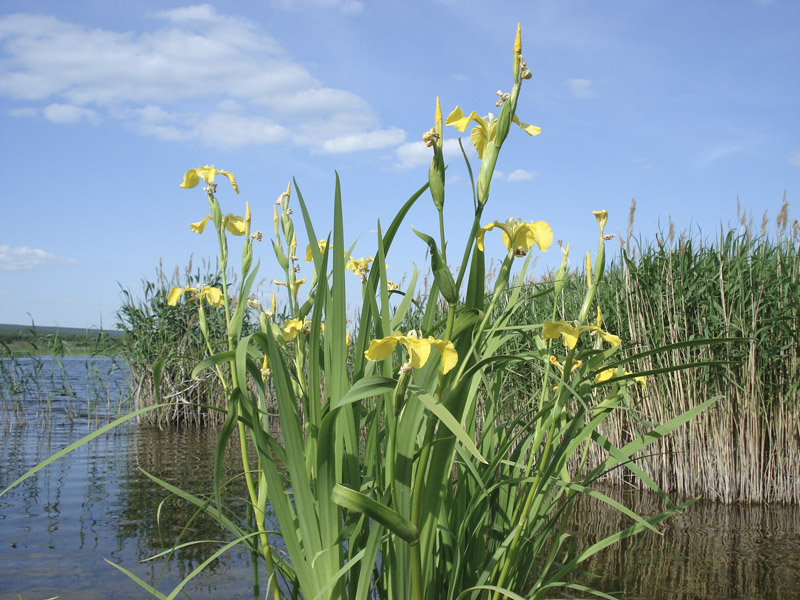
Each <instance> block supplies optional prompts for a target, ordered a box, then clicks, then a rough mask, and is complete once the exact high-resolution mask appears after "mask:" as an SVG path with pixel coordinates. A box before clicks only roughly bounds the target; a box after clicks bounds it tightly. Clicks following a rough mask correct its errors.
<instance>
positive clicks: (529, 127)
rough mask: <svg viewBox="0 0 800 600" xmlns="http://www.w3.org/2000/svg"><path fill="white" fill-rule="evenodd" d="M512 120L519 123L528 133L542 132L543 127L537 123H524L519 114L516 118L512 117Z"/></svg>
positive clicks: (537, 133)
mask: <svg viewBox="0 0 800 600" xmlns="http://www.w3.org/2000/svg"><path fill="white" fill-rule="evenodd" d="M511 121H512V122H513V123H516V124H517V125H519V128H520V129H522V131H524V132H525V133H527V134H528V135H539V134H540V133H542V128H541V127H537V126H536V125H529V124H528V123H523V122H522V121H520V120H519V118H518V117H517V115H514V118H513V119H511Z"/></svg>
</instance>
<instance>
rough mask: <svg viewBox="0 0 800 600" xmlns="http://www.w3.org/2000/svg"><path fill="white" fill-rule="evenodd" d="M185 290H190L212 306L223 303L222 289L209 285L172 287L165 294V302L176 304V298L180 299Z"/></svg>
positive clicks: (218, 305) (171, 304)
mask: <svg viewBox="0 0 800 600" xmlns="http://www.w3.org/2000/svg"><path fill="white" fill-rule="evenodd" d="M186 292H191V293H192V294H194V295H195V296H197V297H199V298H200V300H201V301H202V300H205V301H206V302H208V303H209V305H211V306H213V307H214V308H219V307H220V306H222V305H223V298H222V290H220V289H219V288H215V287H211V286H209V285H207V286H205V287H204V288H202V289H198V288H195V287H189V286H187V287H185V288H179V287H174V288H172V289H171V290H170V291H169V294H167V304H169V305H170V306H175V305H176V304H178V300H180V299H181V296H183V295H184V294H185V293H186Z"/></svg>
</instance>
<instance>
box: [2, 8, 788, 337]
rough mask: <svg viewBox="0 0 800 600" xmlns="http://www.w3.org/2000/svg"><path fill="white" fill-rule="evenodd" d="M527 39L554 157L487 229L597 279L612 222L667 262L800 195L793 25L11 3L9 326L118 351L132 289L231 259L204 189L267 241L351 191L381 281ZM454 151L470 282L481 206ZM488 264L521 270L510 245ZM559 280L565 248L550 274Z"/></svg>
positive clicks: (514, 185) (660, 12)
mask: <svg viewBox="0 0 800 600" xmlns="http://www.w3.org/2000/svg"><path fill="white" fill-rule="evenodd" d="M517 22H520V23H521V24H522V36H523V39H522V42H523V54H524V56H525V58H526V60H527V62H528V64H529V66H530V68H531V70H532V71H533V79H531V80H530V81H527V82H525V86H524V87H523V90H522V95H521V98H520V102H519V105H518V109H517V112H518V115H519V116H520V118H521V119H522V120H523V121H525V122H528V123H532V124H535V125H538V126H540V127H541V128H542V134H541V135H539V136H537V137H535V138H531V137H528V136H527V135H525V134H524V133H522V132H521V131H519V130H518V129H516V128H515V129H513V130H512V131H511V135H510V136H509V139H508V141H507V143H506V144H505V145H504V147H503V151H502V153H501V156H500V160H499V162H498V167H497V168H498V170H499V171H501V173H500V174H499V176H498V177H496V178H495V181H494V183H493V185H492V197H491V199H490V201H489V204H488V206H487V207H486V210H485V212H484V217H485V220H486V221H487V222H488V221H491V220H494V219H499V220H504V219H506V218H508V217H511V216H514V217H521V218H523V219H525V220H545V221H547V222H548V223H550V224H551V226H552V228H553V230H554V232H555V238H556V239H559V240H563V241H564V242H565V243H566V242H570V243H571V245H572V252H571V257H572V260H573V265H574V266H579V265H580V261H581V255H582V253H583V252H585V251H586V250H587V249H594V248H595V246H596V224H595V222H594V218H593V217H592V214H591V211H592V210H596V209H603V208H604V209H607V210H608V211H609V213H610V220H609V225H608V226H607V231H611V232H616V231H619V232H622V233H623V235H624V233H625V231H626V229H627V221H628V209H629V206H630V202H631V199H632V198H634V197H635V198H636V200H637V211H636V222H635V231H636V233H637V234H638V235H640V236H642V237H649V238H652V237H653V235H654V234H655V232H656V231H657V229H658V227H659V225H660V226H661V227H662V228H664V229H666V228H667V226H668V225H667V223H668V221H669V219H670V217H671V219H672V220H673V221H674V223H675V225H676V227H677V228H678V229H679V230H680V229H684V228H686V227H688V226H690V225H694V226H696V227H699V228H700V229H701V230H702V232H703V235H706V236H712V235H713V234H714V232H715V231H716V230H717V229H718V227H719V226H720V224H727V223H729V222H732V221H735V219H736V206H737V198H738V199H739V202H740V203H741V205H742V206H743V207H746V208H748V209H750V210H752V211H753V213H754V215H755V217H754V218H755V221H756V223H757V224H758V223H760V222H761V215H762V214H763V212H764V211H765V210H766V211H767V213H768V215H769V217H770V219H771V220H774V217H775V216H776V215H777V213H778V211H779V209H780V206H781V200H782V198H783V194H784V191H785V192H786V194H787V198H788V200H789V202H790V203H794V202H796V198H797V197H798V193H800V190H799V189H798V188H800V186H799V185H798V184H800V109H799V108H798V106H799V105H798V100H800V36H798V35H797V32H798V27H800V3H798V2H795V1H794V0H774V1H757V0H739V1H730V0H726V1H716V2H714V1H708V2H704V1H691V2H690V1H672V2H663V1H657V2H656V1H646V0H642V1H633V0H629V1H616V2H596V1H577V2H568V1H542V2H537V1H530V0H529V1H508V2H504V1H502V0H495V1H491V2H480V1H473V0H459V1H453V0H429V1H425V2H422V1H416V0H409V1H407V2H378V1H375V2H369V1H367V0H363V1H361V0H294V1H292V0H247V1H228V2H210V3H207V4H199V3H198V4H191V3H189V2H175V1H171V0H165V1H160V2H154V1H152V0H151V1H145V0H128V1H127V2H124V3H109V2H106V1H105V0H91V1H80V0H75V1H70V2H63V1H61V0H53V1H41V0H3V3H2V5H0V128H1V130H2V139H3V142H4V143H3V144H2V145H0V156H2V164H3V165H4V171H5V176H4V178H3V193H2V200H0V203H1V204H0V206H2V212H1V213H0V322H5V323H23V324H24V323H29V322H30V320H31V319H33V320H34V321H35V323H36V324H38V325H54V324H57V325H61V326H75V327H89V326H99V325H101V324H102V325H103V326H105V327H113V324H114V322H115V313H116V310H117V308H118V307H119V305H120V300H121V299H120V290H121V289H122V288H125V289H129V290H131V291H132V292H133V293H134V294H138V292H139V290H140V283H141V280H142V279H149V280H152V279H153V278H154V275H155V270H156V268H157V267H158V265H159V263H160V262H161V263H162V264H163V265H164V267H165V269H166V270H167V271H171V270H173V269H174V268H175V267H176V266H184V265H186V264H187V262H188V260H189V258H190V256H192V255H193V257H194V261H195V264H198V263H199V262H200V261H201V260H202V259H203V258H209V259H210V258H212V257H213V256H214V251H215V247H214V240H213V238H212V237H211V236H209V235H204V236H198V235H196V234H194V233H192V232H191V231H190V230H189V226H188V224H189V223H190V222H192V221H197V220H200V219H201V218H202V217H203V216H204V215H205V214H207V203H206V200H205V197H204V194H203V193H202V191H201V190H199V189H194V190H188V191H187V190H183V189H180V188H178V183H179V182H180V181H181V178H182V175H183V173H184V171H186V170H187V169H189V168H191V167H197V166H201V165H205V164H213V165H215V166H216V167H218V168H221V169H226V170H230V171H232V172H233V173H234V174H235V175H236V178H237V180H238V183H239V186H240V189H241V194H240V195H239V196H235V195H234V194H233V193H232V192H231V191H230V189H229V188H226V187H225V186H224V185H220V188H219V190H220V193H219V197H220V202H221V203H222V206H223V210H224V211H225V212H228V211H230V212H234V213H242V212H243V206H244V201H245V200H247V201H249V202H250V205H251V207H252V210H253V228H254V229H261V230H263V231H264V232H265V233H266V234H267V237H269V235H270V234H271V233H272V206H271V205H272V203H273V202H274V200H275V198H276V197H277V196H278V195H279V194H280V193H281V192H282V191H283V190H284V189H285V187H286V184H287V182H288V181H290V180H291V178H292V177H296V178H297V181H298V183H299V185H300V188H301V191H302V192H303V195H304V197H305V199H306V201H307V202H308V204H309V206H310V208H311V210H312V212H313V214H314V219H315V226H316V228H317V230H318V231H323V232H324V231H327V230H328V229H329V228H330V215H331V205H332V199H333V185H334V170H337V171H338V172H339V174H340V177H341V182H342V190H343V200H344V212H345V219H346V231H345V234H346V236H347V237H348V240H349V241H352V240H355V239H356V238H357V237H358V236H362V237H361V238H360V241H359V243H358V246H357V249H356V253H355V254H356V255H358V256H364V255H371V254H372V253H373V248H374V237H373V235H374V234H372V233H371V232H372V231H373V230H374V229H375V226H376V223H377V221H378V219H380V220H381V222H382V223H383V224H384V225H386V224H388V222H389V221H390V220H391V218H392V217H393V215H394V214H395V211H396V210H397V209H398V208H399V207H400V206H401V205H402V204H403V202H404V201H405V200H406V199H407V198H408V197H409V196H410V195H411V194H412V193H413V192H414V191H415V190H417V189H418V188H419V187H420V186H421V185H422V184H423V183H424V182H425V180H426V178H427V166H428V164H429V161H430V154H429V150H427V149H425V147H424V145H423V144H422V142H421V136H422V133H423V132H425V131H426V130H428V129H429V128H430V127H431V126H432V120H433V110H434V103H435V99H436V97H437V96H439V97H440V98H441V102H442V107H443V110H444V112H445V115H446V114H447V113H449V112H450V110H452V109H453V108H454V107H455V106H456V105H460V106H461V107H462V108H463V109H464V111H465V112H469V111H472V110H475V111H477V112H478V113H479V114H486V113H488V112H497V110H498V109H496V108H495V107H494V102H495V100H496V99H497V98H496V96H495V92H496V91H497V90H498V89H503V90H504V91H507V90H508V88H510V80H511V57H512V54H511V49H512V44H513V37H514V32H515V28H516V24H517ZM447 129H449V131H446V133H445V135H446V137H447V136H449V137H447V140H448V141H447V142H446V148H448V152H447V154H446V158H447V161H448V164H449V165H450V167H449V169H448V188H447V200H446V206H445V213H446V218H447V228H448V235H449V239H450V244H451V248H455V249H457V252H456V253H455V255H458V256H460V254H461V251H460V248H461V244H462V243H463V238H464V237H465V229H466V228H467V227H468V226H469V223H470V216H469V215H470V211H471V204H472V200H471V193H470V191H469V186H468V178H467V174H466V169H465V167H464V165H463V161H462V159H461V158H460V156H459V155H457V154H455V153H453V152H452V148H454V147H457V146H455V139H456V137H457V136H458V135H459V134H458V132H457V131H455V130H453V129H452V128H447ZM465 141H468V140H465ZM473 166H477V161H476V160H475V158H474V155H473ZM223 183H224V181H223ZM790 216H791V217H792V218H796V212H792V211H790ZM435 218H436V217H435V210H434V209H433V206H432V203H431V201H430V199H429V198H424V199H422V200H421V201H420V202H419V203H418V204H417V206H416V207H415V209H414V210H413V211H412V214H411V215H410V216H409V217H408V218H407V220H406V226H405V229H404V231H403V233H402V235H401V236H400V238H399V239H398V242H397V246H396V247H395V248H394V251H393V253H392V254H390V256H389V257H388V259H387V263H388V265H389V275H390V278H392V279H394V280H400V279H402V278H403V275H404V273H408V272H410V270H411V263H412V262H416V263H417V264H418V265H419V266H420V268H421V269H425V265H424V250H425V247H424V244H422V242H421V241H420V240H419V239H418V238H416V237H415V236H414V235H413V234H412V233H411V231H410V227H411V225H414V226H415V227H416V228H417V229H420V230H422V231H427V232H429V233H432V234H435V232H436V230H437V225H436V221H435ZM298 225H299V222H298ZM491 235H492V234H489V236H491ZM299 242H300V244H301V245H302V247H304V246H305V240H299ZM615 243H616V242H611V244H612V248H615V246H614V244H615ZM452 252H453V251H452V250H451V253H452ZM487 252H489V253H490V254H491V255H492V256H494V257H496V258H498V259H499V258H500V257H501V256H502V252H503V248H502V243H501V242H500V240H499V236H497V239H493V238H491V237H487ZM256 253H257V256H258V257H259V258H261V260H262V266H261V271H260V273H261V275H262V276H263V277H264V278H265V279H266V282H265V283H263V284H262V285H261V286H260V288H259V292H260V293H261V294H263V295H265V296H266V295H268V294H270V293H271V291H272V289H273V287H272V285H271V284H270V283H269V282H270V281H271V280H272V279H273V278H274V277H279V270H278V268H277V265H276V263H275V261H274V259H273V257H272V253H271V248H270V245H269V243H268V242H265V243H262V244H261V245H260V246H257V248H256ZM615 253H616V251H614V254H615ZM559 260H560V254H559V251H558V248H557V247H555V245H554V246H553V247H552V248H551V249H550V250H549V251H548V252H547V253H545V254H543V255H542V256H541V258H540V260H539V262H538V264H537V267H536V268H537V272H542V271H544V270H546V269H549V268H553V267H554V266H556V265H557V264H558V262H559ZM357 285H358V283H357V280H355V278H354V280H353V290H356V289H357Z"/></svg>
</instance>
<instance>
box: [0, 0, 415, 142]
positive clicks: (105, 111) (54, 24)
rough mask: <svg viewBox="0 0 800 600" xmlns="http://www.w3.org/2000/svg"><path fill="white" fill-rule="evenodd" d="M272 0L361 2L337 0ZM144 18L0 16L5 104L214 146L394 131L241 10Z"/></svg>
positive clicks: (396, 135)
mask: <svg viewBox="0 0 800 600" xmlns="http://www.w3.org/2000/svg"><path fill="white" fill-rule="evenodd" d="M280 4H281V5H286V6H287V8H292V7H298V6H301V5H305V6H309V5H313V6H315V7H327V8H331V9H336V10H340V11H344V12H356V11H359V10H361V9H362V8H363V3H361V2H353V1H347V0H303V1H302V2H280ZM155 19H156V24H157V27H156V28H155V29H153V30H151V31H147V32H141V33H131V32H118V31H110V30H107V29H91V28H88V27H84V26H82V25H79V24H75V23H69V22H65V21H62V20H59V19H57V18H55V17H50V16H41V15H34V14H21V13H19V14H12V15H8V16H5V17H0V52H2V53H3V55H4V60H3V61H2V63H0V96H5V97H6V98H10V99H12V100H15V101H17V102H19V104H20V106H17V107H15V108H13V109H11V110H10V111H9V112H8V114H10V115H12V116H18V117H39V118H45V119H48V120H50V121H52V122H54V123H61V124H69V123H77V122H90V123H93V124H96V123H99V122H101V121H103V120H106V119H111V120H118V121H122V122H123V123H124V124H125V125H126V126H127V127H128V128H129V129H131V130H133V131H135V132H137V133H138V134H140V135H146V136H154V137H157V138H159V139H165V140H174V141H199V142H201V143H203V144H205V145H208V146H215V147H221V148H237V147H242V146H248V145H256V144H278V143H281V144H285V143H287V142H288V143H293V144H297V145H301V146H307V147H310V148H311V149H312V150H314V151H320V152H353V151H358V150H369V149H375V148H381V147H384V145H385V144H389V143H394V144H397V143H400V142H402V139H403V137H402V135H401V134H402V132H401V131H400V130H399V129H397V128H394V127H387V126H385V125H383V126H382V125H381V123H380V121H379V119H378V117H377V115H376V114H375V111H374V110H373V109H372V108H371V107H370V105H369V104H368V103H367V102H366V101H365V100H364V99H363V98H361V97H360V96H358V95H357V94H355V93H353V92H350V91H348V90H343V89H335V88H331V87H328V86H326V85H325V83H324V82H322V81H319V80H317V79H316V78H314V77H313V76H312V75H311V73H309V72H308V70H306V68H305V67H303V66H302V65H301V64H299V63H297V62H296V61H294V60H293V59H292V58H291V57H290V56H288V55H287V54H286V52H285V51H284V50H283V49H282V48H281V47H280V45H279V44H278V43H277V42H276V41H275V40H274V39H273V38H271V37H270V36H268V35H267V34H265V33H264V32H263V31H261V30H260V29H259V28H258V27H257V26H256V25H255V24H254V23H252V22H250V21H247V20H245V19H241V18H237V17H230V16H226V15H223V14H220V13H218V12H217V11H216V10H215V9H214V8H213V7H212V6H210V5H207V4H203V5H196V6H187V7H183V8H178V9H173V10H165V11H161V12H158V13H156V14H155ZM344 136H352V137H353V138H354V139H359V140H364V141H366V143H364V144H358V143H352V142H351V143H347V140H342V138H343V137H344Z"/></svg>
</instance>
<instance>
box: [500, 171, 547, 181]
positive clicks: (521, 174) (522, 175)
mask: <svg viewBox="0 0 800 600" xmlns="http://www.w3.org/2000/svg"><path fill="white" fill-rule="evenodd" d="M538 174H539V173H538V172H537V171H526V170H525V169H517V170H516V171H511V173H509V174H508V177H506V181H511V182H514V181H528V180H529V179H533V178H534V177H536V176H537V175H538Z"/></svg>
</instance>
